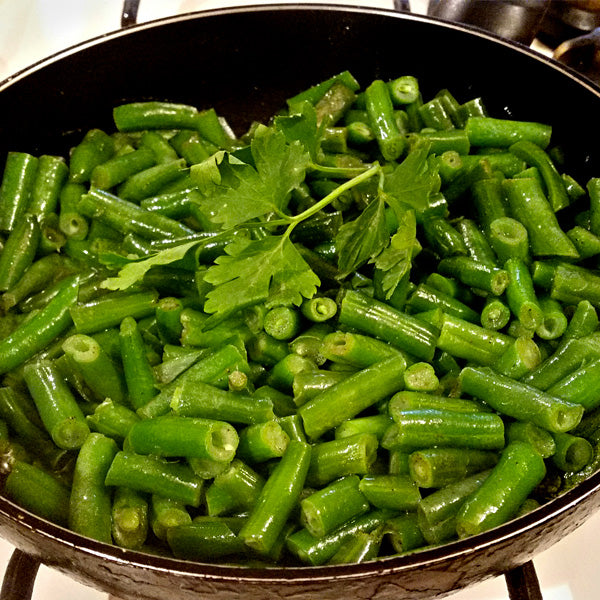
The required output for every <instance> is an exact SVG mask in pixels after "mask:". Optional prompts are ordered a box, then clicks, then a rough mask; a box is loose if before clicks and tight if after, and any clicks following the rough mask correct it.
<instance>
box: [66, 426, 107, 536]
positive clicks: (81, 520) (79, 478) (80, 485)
mask: <svg viewBox="0 0 600 600" xmlns="http://www.w3.org/2000/svg"><path fill="white" fill-rule="evenodd" d="M117 450H118V447H117V444H116V443H115V442H114V440H112V439H110V438H107V437H104V436H103V435H102V434H101V433H90V435H89V436H88V437H87V439H86V440H85V443H84V444H83V446H82V447H81V449H80V450H79V454H78V455H77V461H76V463H75V472H74V473H73V486H72V488H71V498H70V505H69V528H70V529H72V530H73V531H75V532H77V533H80V534H81V535H85V536H87V537H91V538H93V539H96V540H99V541H101V542H105V543H108V544H110V543H111V540H112V537H111V529H112V503H111V490H110V489H109V488H108V487H106V486H105V485H104V480H105V477H106V474H107V472H108V471H109V469H110V468H111V466H112V461H113V459H114V457H115V455H116V453H117Z"/></svg>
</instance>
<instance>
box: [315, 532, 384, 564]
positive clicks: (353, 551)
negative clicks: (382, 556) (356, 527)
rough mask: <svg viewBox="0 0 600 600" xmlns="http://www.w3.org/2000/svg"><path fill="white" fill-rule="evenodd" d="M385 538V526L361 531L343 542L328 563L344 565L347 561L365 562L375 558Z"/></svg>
mask: <svg viewBox="0 0 600 600" xmlns="http://www.w3.org/2000/svg"><path fill="white" fill-rule="evenodd" d="M382 539H383V527H382V526H381V527H377V528H376V529H374V530H373V531H369V532H367V531H359V532H358V533H357V534H356V535H354V536H353V537H351V538H348V539H346V540H344V541H343V542H342V545H341V546H340V547H339V548H338V550H337V552H336V553H335V554H334V555H333V556H332V557H331V558H330V559H329V561H328V563H327V564H330V565H342V564H345V563H357V564H358V563H363V562H366V561H369V560H373V559H374V558H376V557H377V555H378V554H379V548H380V546H381V542H382Z"/></svg>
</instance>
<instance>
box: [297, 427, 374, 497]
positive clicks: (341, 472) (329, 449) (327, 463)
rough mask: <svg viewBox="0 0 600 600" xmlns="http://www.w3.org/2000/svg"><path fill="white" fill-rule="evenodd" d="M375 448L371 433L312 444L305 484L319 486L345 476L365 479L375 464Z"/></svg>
mask: <svg viewBox="0 0 600 600" xmlns="http://www.w3.org/2000/svg"><path fill="white" fill-rule="evenodd" d="M378 446H379V442H378V441H377V438H376V437H375V435H373V434H371V433H358V434H356V435H352V436H349V437H344V438H338V439H334V440H330V441H328V442H320V443H317V444H314V445H313V447H312V452H311V458H310V468H309V470H308V476H307V482H308V483H309V484H311V485H316V486H322V485H325V484H327V483H330V482H331V481H333V480H334V479H337V478H338V477H344V476H345V475H366V474H367V473H369V471H370V469H371V467H372V465H373V463H374V462H375V459H376V457H377V448H378Z"/></svg>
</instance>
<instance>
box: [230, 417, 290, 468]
mask: <svg viewBox="0 0 600 600" xmlns="http://www.w3.org/2000/svg"><path fill="white" fill-rule="evenodd" d="M289 443H290V438H289V436H288V434H287V433H286V432H285V431H284V430H283V428H282V427H281V425H280V424H279V423H278V422H277V421H265V422H264V423H256V424H254V425H249V426H248V427H245V428H244V429H242V430H241V431H240V438H239V446H238V452H237V454H238V456H239V457H240V458H241V459H242V460H244V461H246V462H249V463H250V464H256V463H261V462H265V461H267V460H270V459H272V458H280V457H281V456H283V454H284V452H285V451H286V449H287V447H288V445H289Z"/></svg>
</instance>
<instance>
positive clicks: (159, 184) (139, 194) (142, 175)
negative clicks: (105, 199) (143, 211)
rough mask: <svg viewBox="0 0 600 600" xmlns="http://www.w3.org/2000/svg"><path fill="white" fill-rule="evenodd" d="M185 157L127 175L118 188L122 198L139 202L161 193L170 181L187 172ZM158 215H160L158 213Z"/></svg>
mask: <svg viewBox="0 0 600 600" xmlns="http://www.w3.org/2000/svg"><path fill="white" fill-rule="evenodd" d="M185 169H186V162H185V160H184V159H183V158H181V159H177V160H171V161H169V162H165V163H158V164H156V165H152V166H150V167H148V168H146V169H144V170H142V171H138V172H137V173H134V174H132V175H130V176H129V177H127V178H126V179H125V180H124V181H123V183H122V184H121V185H119V188H118V196H119V198H121V199H122V200H125V201H129V202H135V203H136V204H138V203H139V202H141V201H142V200H143V199H144V198H151V197H152V196H155V195H156V194H159V193H160V192H161V190H163V189H164V188H165V186H167V185H168V184H169V183H171V182H173V181H176V180H177V179H179V178H180V177H181V176H182V175H184V174H185ZM157 216H158V215H157Z"/></svg>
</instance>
